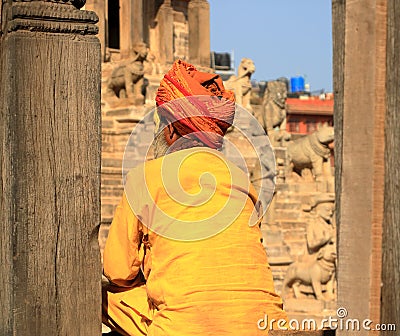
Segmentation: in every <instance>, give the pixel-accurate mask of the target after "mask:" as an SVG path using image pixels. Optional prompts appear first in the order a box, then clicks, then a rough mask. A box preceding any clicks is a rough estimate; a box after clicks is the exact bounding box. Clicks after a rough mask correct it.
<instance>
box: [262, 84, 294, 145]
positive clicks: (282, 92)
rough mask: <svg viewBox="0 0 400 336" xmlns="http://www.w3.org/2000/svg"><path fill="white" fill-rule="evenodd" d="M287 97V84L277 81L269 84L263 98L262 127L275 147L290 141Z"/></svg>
mask: <svg viewBox="0 0 400 336" xmlns="http://www.w3.org/2000/svg"><path fill="white" fill-rule="evenodd" d="M286 96H287V84H286V82H284V81H283V80H276V81H270V82H268V83H267V87H266V89H265V93H264V97H263V113H262V125H263V127H264V129H265V131H266V132H267V134H268V136H269V138H270V140H271V144H272V145H273V146H279V145H282V142H284V141H289V140H290V134H289V133H288V132H286V109H285V102H286Z"/></svg>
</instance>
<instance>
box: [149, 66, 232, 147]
mask: <svg viewBox="0 0 400 336" xmlns="http://www.w3.org/2000/svg"><path fill="white" fill-rule="evenodd" d="M156 103H157V106H158V109H157V112H158V114H159V116H160V117H164V118H165V119H166V120H167V121H169V122H171V123H173V124H174V127H175V128H176V130H177V131H178V133H179V134H180V135H182V136H184V135H187V134H190V133H194V136H195V137H196V138H198V139H199V140H200V141H201V142H203V143H204V144H205V145H207V146H208V147H211V148H219V147H221V145H222V140H221V139H222V137H223V136H224V135H225V133H226V131H227V129H228V128H229V126H231V125H232V123H233V118H234V115H235V98H234V94H233V92H232V91H227V90H225V88H224V84H223V83H222V79H221V77H220V76H219V75H217V74H211V73H206V72H201V71H198V70H197V69H196V68H195V67H194V66H193V65H191V64H189V63H186V62H184V61H182V60H177V61H175V63H174V64H173V66H172V68H171V70H169V71H168V72H167V73H166V74H165V76H164V78H163V79H162V80H161V83H160V87H159V88H158V90H157V95H156Z"/></svg>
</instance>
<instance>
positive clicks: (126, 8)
mask: <svg viewBox="0 0 400 336" xmlns="http://www.w3.org/2000/svg"><path fill="white" fill-rule="evenodd" d="M119 4H120V5H119V32H120V33H119V34H120V35H119V43H120V53H121V58H128V57H129V56H130V55H131V53H132V47H133V41H132V37H133V20H132V10H133V6H132V0H120V3H119Z"/></svg>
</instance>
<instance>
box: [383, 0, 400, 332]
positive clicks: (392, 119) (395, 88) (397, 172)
mask: <svg viewBox="0 0 400 336" xmlns="http://www.w3.org/2000/svg"><path fill="white" fill-rule="evenodd" d="M399 56H400V6H399V2H398V0H388V39H387V61H386V65H387V77H386V95H387V100H386V102H387V103H386V118H385V159H384V163H385V194H384V196H385V201H384V218H383V237H382V254H383V258H382V294H381V302H382V305H381V321H382V323H395V324H396V326H397V329H396V332H397V333H398V330H399V329H400V245H399V242H400V68H399V63H400V57H399ZM381 334H382V335H394V333H393V331H392V332H390V331H387V332H382V333H381Z"/></svg>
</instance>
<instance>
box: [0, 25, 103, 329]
mask: <svg viewBox="0 0 400 336" xmlns="http://www.w3.org/2000/svg"><path fill="white" fill-rule="evenodd" d="M1 51H2V56H4V59H3V57H2V59H3V64H2V73H3V75H2V76H3V78H2V82H3V83H4V82H6V83H7V85H6V88H5V89H3V90H4V95H2V96H1V101H2V107H3V108H4V107H5V112H2V121H3V120H4V121H5V123H4V125H5V126H4V129H5V131H4V129H3V130H2V137H3V138H4V139H5V142H4V143H3V151H2V152H3V159H4V162H5V166H4V167H3V171H2V176H3V180H2V184H3V188H2V189H3V194H2V213H3V210H4V213H3V215H2V216H3V217H2V218H4V220H5V221H4V222H3V223H4V227H5V230H2V233H1V234H2V237H1V238H2V239H1V241H2V242H3V238H4V241H5V242H6V243H4V245H3V243H2V245H1V257H2V260H1V263H2V272H1V274H0V277H1V284H2V285H5V288H6V293H4V294H2V295H4V298H5V300H6V302H9V305H8V306H6V307H4V306H3V305H2V306H3V307H2V308H1V310H2V313H1V314H2V316H4V317H5V318H6V320H7V321H9V322H8V323H6V324H5V325H4V326H3V325H0V334H2V335H3V334H4V335H6V334H14V335H28V336H29V335H99V334H100V300H101V298H100V279H101V265H100V254H99V249H98V245H97V235H96V232H97V230H96V227H97V225H98V224H99V223H100V193H99V192H100V44H99V42H98V40H97V39H95V38H93V37H87V36H80V35H73V34H71V35H67V34H51V33H31V32H19V31H18V32H12V33H9V34H7V36H6V37H4V38H3V40H2V42H1ZM2 110H3V109H2ZM5 263H6V264H7V266H4V264H5ZM5 268H6V269H8V270H9V271H10V272H9V273H5V272H4V271H5ZM8 274H9V275H8ZM1 298H2V299H3V297H1ZM0 316H1V315H0Z"/></svg>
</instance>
